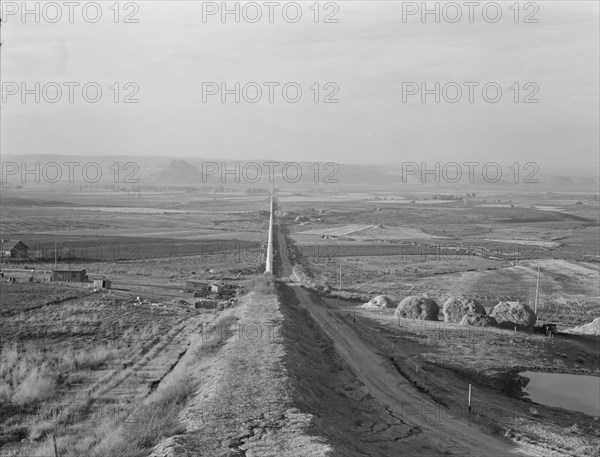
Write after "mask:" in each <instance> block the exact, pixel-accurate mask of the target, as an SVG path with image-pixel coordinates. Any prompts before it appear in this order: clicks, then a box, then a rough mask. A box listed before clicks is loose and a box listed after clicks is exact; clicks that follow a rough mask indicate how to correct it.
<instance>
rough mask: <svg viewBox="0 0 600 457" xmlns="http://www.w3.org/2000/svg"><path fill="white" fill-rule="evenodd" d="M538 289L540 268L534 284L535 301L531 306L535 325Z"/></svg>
mask: <svg viewBox="0 0 600 457" xmlns="http://www.w3.org/2000/svg"><path fill="white" fill-rule="evenodd" d="M539 289H540V267H538V273H537V281H536V282H535V301H534V305H533V312H534V313H535V320H536V323H537V306H538V292H539Z"/></svg>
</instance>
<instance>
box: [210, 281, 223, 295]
mask: <svg viewBox="0 0 600 457" xmlns="http://www.w3.org/2000/svg"><path fill="white" fill-rule="evenodd" d="M210 291H211V292H212V293H213V294H220V293H221V292H222V291H223V285H222V284H219V283H216V282H212V283H210Z"/></svg>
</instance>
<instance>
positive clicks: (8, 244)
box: [2, 240, 28, 251]
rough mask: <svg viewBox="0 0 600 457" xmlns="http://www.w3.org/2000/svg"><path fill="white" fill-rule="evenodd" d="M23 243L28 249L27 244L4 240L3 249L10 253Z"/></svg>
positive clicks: (19, 241)
mask: <svg viewBox="0 0 600 457" xmlns="http://www.w3.org/2000/svg"><path fill="white" fill-rule="evenodd" d="M19 243H21V244H22V245H23V246H25V247H28V246H27V245H26V244H25V243H23V242H22V241H21V240H3V241H2V248H3V249H4V250H5V251H10V250H11V249H14V248H15V247H16V246H17V244H19Z"/></svg>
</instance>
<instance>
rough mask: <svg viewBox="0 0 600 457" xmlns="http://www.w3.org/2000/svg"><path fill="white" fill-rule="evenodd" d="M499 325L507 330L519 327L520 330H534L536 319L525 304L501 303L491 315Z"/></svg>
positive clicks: (514, 302)
mask: <svg viewBox="0 0 600 457" xmlns="http://www.w3.org/2000/svg"><path fill="white" fill-rule="evenodd" d="M490 316H491V317H493V318H494V319H496V321H497V322H498V325H500V326H501V327H505V328H513V327H517V328H518V329H521V330H523V329H530V328H533V324H535V321H536V318H535V313H534V312H533V311H532V309H531V308H530V307H529V306H527V305H526V304H524V303H519V302H516V301H507V302H500V303H498V304H497V305H496V306H494V309H493V310H492V312H491V313H490Z"/></svg>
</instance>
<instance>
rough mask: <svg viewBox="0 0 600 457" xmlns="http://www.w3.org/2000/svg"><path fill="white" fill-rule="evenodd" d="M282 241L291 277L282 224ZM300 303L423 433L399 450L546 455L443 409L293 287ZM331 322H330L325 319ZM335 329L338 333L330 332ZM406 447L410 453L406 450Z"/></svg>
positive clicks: (365, 378) (335, 315)
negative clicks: (496, 434)
mask: <svg viewBox="0 0 600 457" xmlns="http://www.w3.org/2000/svg"><path fill="white" fill-rule="evenodd" d="M278 247H279V250H280V251H279V258H280V259H281V264H280V266H279V270H280V271H276V273H279V275H280V276H282V277H285V278H288V277H289V276H290V274H292V265H291V263H290V261H289V259H288V256H287V255H286V254H285V253H286V252H287V244H286V239H285V236H284V235H282V234H281V231H280V230H278ZM292 290H294V293H295V295H296V297H297V299H298V301H299V303H300V306H302V307H304V308H305V309H306V310H308V312H309V313H310V315H311V317H312V318H313V319H314V321H315V322H317V323H318V324H319V325H320V326H321V327H322V329H323V331H324V332H326V333H327V332H329V333H330V335H329V336H330V337H331V338H332V340H333V341H334V347H335V349H336V351H337V353H338V354H339V355H340V356H341V358H342V359H343V360H344V362H345V363H346V364H347V365H348V366H349V367H350V369H351V370H352V371H353V373H354V374H355V375H356V376H357V378H358V379H359V380H360V381H361V382H362V383H363V384H364V385H365V387H366V388H367V389H368V390H369V392H370V394H371V395H372V396H373V397H374V398H376V399H377V400H378V401H379V402H381V403H382V404H383V405H385V407H386V409H388V411H391V412H393V415H394V416H395V417H399V418H401V419H402V420H403V421H404V422H406V423H408V424H410V425H411V426H415V427H418V428H419V429H420V430H421V431H422V433H419V434H418V435H415V436H412V437H409V438H406V439H405V440H404V439H400V440H398V441H397V443H398V452H399V454H398V455H411V456H435V455H460V456H482V457H483V456H485V457H488V456H494V457H496V456H498V457H500V456H545V455H548V453H547V452H545V451H544V452H543V453H542V452H540V451H538V450H535V449H532V448H530V447H526V446H525V445H522V444H518V443H514V442H512V441H510V440H508V439H503V438H500V437H497V436H491V435H488V434H486V433H484V432H482V431H481V430H480V429H478V428H477V427H476V426H474V425H471V424H469V423H468V422H466V421H464V420H461V419H456V418H455V417H454V416H453V413H451V412H448V414H447V415H444V414H440V411H441V408H442V406H441V405H439V404H437V403H435V402H434V401H433V400H432V399H431V398H429V397H428V396H426V395H425V394H423V393H421V392H419V391H418V390H416V389H415V387H414V386H413V385H412V384H411V383H409V382H408V381H407V380H406V379H404V378H403V377H402V376H401V375H400V374H399V373H398V372H397V370H396V369H395V368H394V367H393V366H392V364H391V362H390V360H389V359H388V358H387V357H384V356H383V355H381V354H379V353H378V352H376V351H375V350H374V349H373V348H372V347H371V346H370V345H369V344H367V343H366V342H365V341H364V340H363V339H361V338H360V335H359V334H358V333H357V331H356V330H355V329H354V328H353V327H352V324H349V323H348V322H346V320H344V319H342V318H341V315H340V314H339V312H337V311H336V310H333V309H330V308H326V307H323V306H322V305H320V304H317V303H314V302H313V300H312V299H311V296H310V294H309V293H308V292H307V291H306V290H305V289H303V288H302V287H299V286H297V287H292ZM324 323H326V324H327V325H323V324H324ZM332 328H333V329H335V334H331V332H332V330H331V329H332ZM405 452H407V453H408V454H405Z"/></svg>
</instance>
